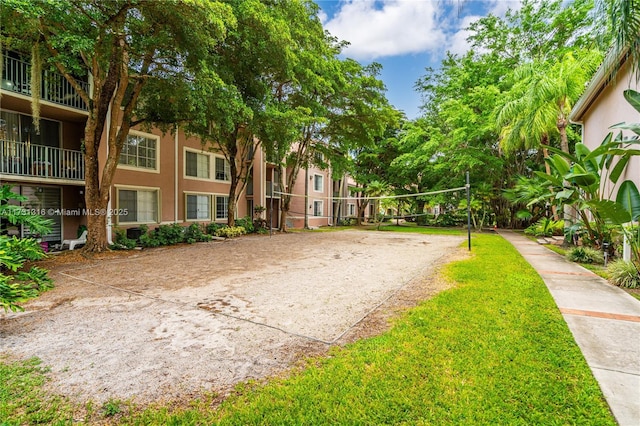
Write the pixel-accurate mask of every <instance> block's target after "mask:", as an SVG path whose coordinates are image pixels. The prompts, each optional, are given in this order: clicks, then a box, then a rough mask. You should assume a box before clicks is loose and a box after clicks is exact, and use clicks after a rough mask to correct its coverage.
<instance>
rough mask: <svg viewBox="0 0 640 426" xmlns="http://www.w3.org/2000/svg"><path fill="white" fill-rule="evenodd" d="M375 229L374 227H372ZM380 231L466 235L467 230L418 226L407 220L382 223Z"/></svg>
mask: <svg viewBox="0 0 640 426" xmlns="http://www.w3.org/2000/svg"><path fill="white" fill-rule="evenodd" d="M374 229H375V228H374ZM380 230H381V231H391V232H413V233H418V234H429V235H431V234H435V235H466V234H467V230H466V229H462V228H438V227H434V226H418V225H416V224H415V223H411V222H407V223H403V224H402V225H389V224H382V226H381V227H380Z"/></svg>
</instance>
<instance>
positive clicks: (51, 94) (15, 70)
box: [2, 52, 89, 111]
mask: <svg viewBox="0 0 640 426" xmlns="http://www.w3.org/2000/svg"><path fill="white" fill-rule="evenodd" d="M2 60H3V61H4V63H3V64H2V89H3V90H8V91H10V92H14V93H20V94H22V95H27V96H31V64H30V63H29V62H27V61H23V60H20V59H17V58H13V57H11V56H9V55H7V52H3V55H2ZM78 83H79V84H80V85H81V86H82V88H83V89H84V90H85V91H87V93H88V91H89V83H87V82H84V81H78ZM40 93H41V97H42V100H44V101H49V102H53V103H56V104H59V105H64V106H67V107H70V108H75V109H80V110H83V111H86V110H87V106H86V105H85V103H84V101H83V100H82V98H80V96H78V94H77V93H76V91H75V89H74V88H73V87H72V86H71V84H69V82H68V81H67V80H66V79H65V78H64V77H63V76H62V75H61V74H58V73H56V72H50V71H44V72H43V76H42V87H41V88H40Z"/></svg>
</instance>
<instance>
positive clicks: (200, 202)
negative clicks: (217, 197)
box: [187, 194, 211, 220]
mask: <svg viewBox="0 0 640 426" xmlns="http://www.w3.org/2000/svg"><path fill="white" fill-rule="evenodd" d="M210 219H211V196H210V195H204V194H187V220H210Z"/></svg>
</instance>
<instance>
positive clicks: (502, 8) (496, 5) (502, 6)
mask: <svg viewBox="0 0 640 426" xmlns="http://www.w3.org/2000/svg"><path fill="white" fill-rule="evenodd" d="M521 7H522V2H521V1H520V0H491V1H487V2H486V8H487V11H488V12H487V15H488V14H489V13H490V14H492V15H495V16H500V17H504V16H505V14H506V12H507V10H509V9H511V10H514V11H515V10H519V9H520V8H521ZM480 18H482V16H477V15H468V16H465V17H464V19H462V20H461V21H460V22H459V23H458V28H459V29H458V30H457V31H456V33H455V34H453V35H452V36H451V37H449V39H448V40H447V47H446V49H447V50H448V51H450V52H451V53H454V54H456V55H460V56H462V55H464V54H465V53H466V52H467V51H468V50H469V49H470V48H471V46H470V45H469V42H467V37H469V35H470V34H471V32H470V31H469V30H467V29H466V28H468V27H469V25H471V23H473V22H474V21H477V20H478V19H480Z"/></svg>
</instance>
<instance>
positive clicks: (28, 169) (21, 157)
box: [0, 140, 84, 181]
mask: <svg viewBox="0 0 640 426" xmlns="http://www.w3.org/2000/svg"><path fill="white" fill-rule="evenodd" d="M0 173H1V174H6V175H16V176H30V177H39V178H45V179H67V180H77V181H83V180H84V155H83V154H82V152H80V151H74V150H71V149H61V148H54V147H50V146H43V145H35V144H31V143H25V142H13V141H3V140H0Z"/></svg>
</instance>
